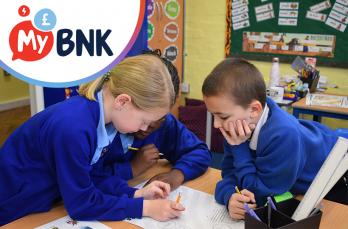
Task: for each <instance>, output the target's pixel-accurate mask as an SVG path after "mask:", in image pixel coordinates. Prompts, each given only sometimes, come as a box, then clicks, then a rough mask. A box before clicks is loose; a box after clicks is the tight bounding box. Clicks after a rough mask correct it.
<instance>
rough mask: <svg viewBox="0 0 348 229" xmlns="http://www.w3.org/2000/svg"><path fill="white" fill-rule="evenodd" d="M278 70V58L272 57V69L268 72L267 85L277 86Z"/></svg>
mask: <svg viewBox="0 0 348 229" xmlns="http://www.w3.org/2000/svg"><path fill="white" fill-rule="evenodd" d="M279 79H280V70H279V58H278V57H274V58H273V59H272V69H271V72H270V74H269V84H268V87H277V86H279Z"/></svg>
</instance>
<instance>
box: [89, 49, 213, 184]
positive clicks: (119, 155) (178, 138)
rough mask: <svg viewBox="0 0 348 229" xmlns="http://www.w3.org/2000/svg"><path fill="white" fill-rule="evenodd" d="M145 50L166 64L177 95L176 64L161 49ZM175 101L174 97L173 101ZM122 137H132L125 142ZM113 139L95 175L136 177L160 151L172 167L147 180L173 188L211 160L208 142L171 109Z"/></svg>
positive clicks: (207, 164)
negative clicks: (127, 133)
mask: <svg viewBox="0 0 348 229" xmlns="http://www.w3.org/2000/svg"><path fill="white" fill-rule="evenodd" d="M147 53H148V54H152V55H154V56H156V57H158V58H159V59H161V61H162V62H163V63H164V64H165V65H166V66H167V68H168V71H169V73H170V75H171V79H172V83H173V86H174V91H175V96H176V97H177V96H178V94H179V84H180V80H179V77H178V72H177V69H176V68H175V66H174V65H173V64H172V63H171V62H170V61H169V60H167V59H166V58H162V57H161V53H160V50H155V51H152V52H147ZM174 102H175V100H174V101H173V103H172V105H174ZM133 136H134V138H133ZM125 139H131V141H128V142H127V141H125ZM114 141H117V142H118V144H115V145H114V146H115V147H114V148H113V149H112V150H110V152H109V153H108V154H106V155H105V157H103V158H102V159H101V160H99V162H98V163H97V164H95V166H94V170H93V171H94V173H95V174H99V175H97V176H100V179H102V177H108V176H115V175H116V176H121V177H122V178H124V179H127V180H128V179H131V178H133V177H136V176H138V175H140V174H142V173H143V172H145V171H146V170H147V169H148V168H150V167H151V166H152V165H154V164H155V163H156V162H157V160H158V159H159V157H160V153H161V154H163V158H166V159H167V160H168V161H170V162H171V164H172V165H173V168H172V169H171V171H169V172H165V173H161V174H158V175H156V176H154V177H153V178H152V179H150V182H152V181H154V180H160V181H164V182H166V183H169V184H170V185H171V188H172V190H173V189H176V188H177V187H178V186H180V185H181V184H182V183H183V182H185V181H188V180H191V179H194V178H196V177H198V176H200V175H202V174H203V173H204V172H205V171H206V170H207V168H208V166H209V165H210V164H211V154H210V151H209V149H208V147H207V145H206V144H205V143H204V142H202V141H201V140H199V139H198V138H197V136H196V135H195V134H193V133H192V132H191V131H190V130H188V129H187V128H186V127H185V126H184V125H183V124H182V123H181V122H180V121H178V120H177V119H176V118H175V117H174V116H173V115H172V114H170V113H168V114H167V115H165V116H163V117H162V118H161V119H159V120H157V121H155V122H152V123H151V124H149V127H148V128H147V130H145V131H144V130H139V131H138V132H136V133H134V134H131V135H128V136H122V135H121V136H120V139H115V140H114ZM129 146H131V149H129V148H128V147H129ZM134 149H139V150H134ZM104 179H105V178H104ZM150 182H149V183H150Z"/></svg>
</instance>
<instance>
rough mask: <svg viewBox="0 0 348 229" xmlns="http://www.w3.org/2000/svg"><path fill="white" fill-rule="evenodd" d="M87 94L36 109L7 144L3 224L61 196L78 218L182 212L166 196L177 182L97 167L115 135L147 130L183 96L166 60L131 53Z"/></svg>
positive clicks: (0, 178)
mask: <svg viewBox="0 0 348 229" xmlns="http://www.w3.org/2000/svg"><path fill="white" fill-rule="evenodd" d="M79 93H80V96H74V97H72V98H70V99H69V100H66V101H64V102H61V103H58V104H56V105H53V106H50V107H48V108H47V109H45V110H44V111H42V112H40V113H38V114H36V115H35V116H33V117H32V118H31V119H29V120H28V121H27V122H26V123H24V124H23V125H22V126H21V127H19V128H18V129H17V130H16V131H15V132H14V133H12V135H11V136H10V137H9V138H8V139H7V141H6V142H5V143H4V145H3V146H2V148H1V149H0V186H1V188H0V225H4V224H6V223H9V222H11V221H13V220H15V219H17V218H20V217H23V216H25V215H27V214H30V213H35V212H44V211H48V210H50V209H51V208H52V205H53V204H54V202H55V201H56V200H59V199H60V198H62V199H63V201H64V205H65V208H66V209H67V211H68V213H69V215H70V216H71V217H72V218H73V219H76V220H123V219H125V218H141V217H142V216H149V217H152V218H154V219H156V220H160V221H165V220H169V219H172V218H176V217H178V216H179V215H180V213H181V211H183V210H184V208H183V206H181V205H180V204H176V203H175V202H173V201H170V200H167V199H164V198H165V197H166V196H167V195H168V194H169V192H170V186H169V184H166V183H164V182H160V181H157V182H154V183H152V184H150V185H149V186H147V187H145V188H142V189H139V190H138V189H135V188H131V187H129V186H128V184H127V182H126V181H124V180H123V179H121V178H119V177H110V178H109V179H105V180H102V181H97V180H95V179H93V177H92V176H91V174H90V172H91V170H92V166H93V164H95V163H96V162H97V161H98V160H99V158H100V157H101V155H102V154H104V153H106V152H107V151H108V150H109V149H110V148H112V147H113V146H112V144H110V143H113V139H114V138H115V136H117V135H119V134H120V133H122V134H125V133H133V132H137V131H138V130H143V131H146V129H147V128H148V126H149V125H150V123H152V122H154V121H156V120H159V119H161V118H162V117H164V116H165V115H166V114H167V113H168V112H169V109H170V106H171V104H172V103H173V100H174V97H175V95H174V89H173V85H172V83H171V80H170V75H169V73H168V70H167V68H166V66H165V65H164V64H163V63H162V62H161V61H160V60H159V59H158V58H157V57H154V56H151V55H140V56H136V57H131V58H127V59H125V60H123V61H122V62H121V63H119V64H118V65H117V66H116V67H115V68H114V69H113V70H112V71H111V73H110V75H106V76H104V77H101V78H99V79H97V80H95V81H93V82H91V83H88V84H85V85H82V86H81V87H80V89H79Z"/></svg>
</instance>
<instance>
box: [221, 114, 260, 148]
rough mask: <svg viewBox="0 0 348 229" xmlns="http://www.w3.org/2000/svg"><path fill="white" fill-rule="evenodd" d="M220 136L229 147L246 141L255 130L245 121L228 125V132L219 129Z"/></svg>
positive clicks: (252, 125) (253, 126) (253, 125)
mask: <svg viewBox="0 0 348 229" xmlns="http://www.w3.org/2000/svg"><path fill="white" fill-rule="evenodd" d="M219 129H220V131H221V133H222V135H223V136H224V138H225V139H226V141H227V142H228V144H230V145H239V144H241V143H243V142H245V141H246V140H248V139H249V138H250V136H251V134H252V130H254V129H255V124H248V123H247V122H246V121H245V120H237V121H235V122H229V123H228V129H229V130H228V131H226V130H224V129H223V128H221V127H220V128H219Z"/></svg>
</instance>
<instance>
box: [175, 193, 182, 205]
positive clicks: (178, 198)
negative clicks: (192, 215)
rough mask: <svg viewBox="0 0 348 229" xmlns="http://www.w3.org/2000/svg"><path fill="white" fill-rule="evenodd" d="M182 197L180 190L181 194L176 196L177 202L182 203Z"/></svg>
mask: <svg viewBox="0 0 348 229" xmlns="http://www.w3.org/2000/svg"><path fill="white" fill-rule="evenodd" d="M180 199H181V193H180V192H179V195H178V196H177V197H176V201H175V202H176V203H177V204H178V203H180Z"/></svg>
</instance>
